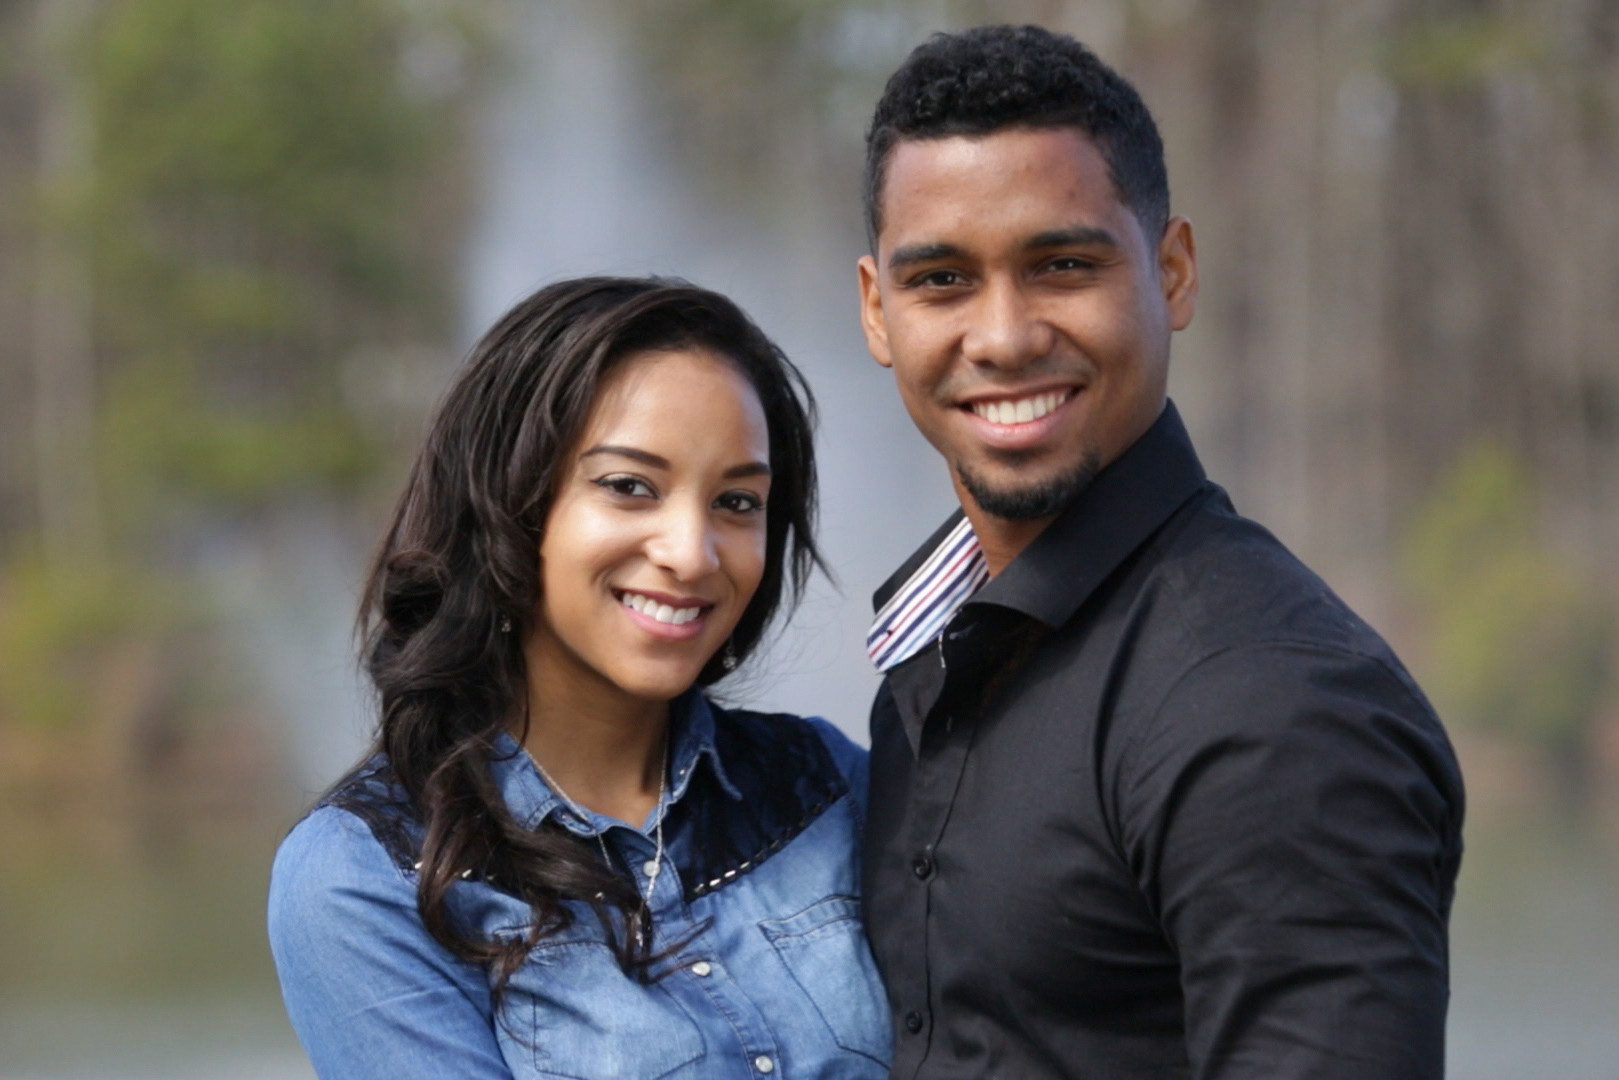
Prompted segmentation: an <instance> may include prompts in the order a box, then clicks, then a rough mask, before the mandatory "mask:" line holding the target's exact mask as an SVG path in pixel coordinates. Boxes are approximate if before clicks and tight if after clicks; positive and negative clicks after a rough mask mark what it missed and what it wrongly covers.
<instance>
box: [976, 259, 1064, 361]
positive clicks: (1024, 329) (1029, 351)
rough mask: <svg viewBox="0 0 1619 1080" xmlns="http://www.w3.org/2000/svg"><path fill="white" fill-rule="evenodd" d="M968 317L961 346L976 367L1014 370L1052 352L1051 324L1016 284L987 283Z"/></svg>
mask: <svg viewBox="0 0 1619 1080" xmlns="http://www.w3.org/2000/svg"><path fill="white" fill-rule="evenodd" d="M970 318H971V320H972V321H971V323H970V325H969V326H968V327H967V332H966V334H965V335H964V336H963V339H962V347H963V349H964V350H965V352H966V355H967V359H968V360H970V361H972V362H973V363H975V364H986V365H989V366H992V367H998V368H1017V367H1021V366H1022V365H1024V364H1027V363H1029V362H1030V361H1032V360H1037V359H1039V358H1040V357H1042V356H1045V355H1046V354H1047V353H1049V352H1050V351H1051V348H1052V344H1053V341H1052V338H1053V331H1052V328H1051V325H1050V324H1049V323H1047V322H1046V321H1045V319H1044V318H1042V317H1041V316H1040V314H1039V312H1038V310H1036V307H1035V305H1034V304H1032V303H1031V301H1030V298H1029V297H1028V296H1027V294H1026V293H1025V291H1024V290H1023V289H1022V288H1021V287H1020V286H1019V284H1018V283H1017V282H1016V281H1009V280H1005V279H992V280H991V281H990V282H988V283H987V284H986V286H985V288H984V289H983V291H982V292H981V293H980V294H979V297H978V303H977V304H975V305H974V306H973V309H972V311H971V313H970Z"/></svg>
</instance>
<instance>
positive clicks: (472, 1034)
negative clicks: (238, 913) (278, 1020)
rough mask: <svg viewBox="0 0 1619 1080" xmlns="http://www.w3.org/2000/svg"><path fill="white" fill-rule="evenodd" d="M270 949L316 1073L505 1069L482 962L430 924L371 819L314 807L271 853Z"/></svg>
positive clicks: (459, 1073) (494, 1079) (331, 1077)
mask: <svg viewBox="0 0 1619 1080" xmlns="http://www.w3.org/2000/svg"><path fill="white" fill-rule="evenodd" d="M269 932H270V951H271V953H272V954H273V955H274V957H275V966H276V971H277V973H278V974H279V976H280V978H281V993H282V997H283V999H284V1000H285V1001H286V1005H287V1016H288V1017H289V1018H290V1019H291V1021H292V1026H293V1030H295V1031H296V1032H297V1033H298V1038H299V1039H300V1040H301V1041H302V1042H303V1045H304V1049H305V1051H306V1052H308V1054H309V1058H310V1060H311V1061H312V1062H313V1063H314V1066H315V1071H316V1073H317V1074H318V1075H319V1076H321V1077H322V1078H323V1080H339V1078H342V1080H349V1078H353V1077H373V1076H375V1077H386V1078H388V1080H417V1078H420V1080H440V1078H442V1077H446V1076H454V1077H457V1078H458V1080H511V1075H512V1074H511V1071H510V1069H508V1068H507V1066H506V1062H505V1060H504V1058H503V1057H502V1055H501V1052H500V1046H499V1043H498V1042H497V1041H496V1038H495V1029H494V1019H493V1013H492V1009H491V1004H490V994H489V987H488V983H487V981H486V979H485V976H484V973H483V971H482V969H480V968H479V967H477V966H476V965H472V964H467V963H465V962H463V961H460V960H458V959H456V958H455V957H454V956H452V955H451V954H450V953H449V952H448V951H446V950H445V949H444V947H443V946H441V945H440V944H439V943H438V942H437V941H434V940H433V938H432V937H431V936H430V935H429V934H428V933H427V931H426V929H425V928H424V927H423V926H422V921H421V918H420V916H419V915H418V913H417V910H416V887H415V883H414V882H413V881H411V880H410V879H409V878H408V877H407V876H406V875H405V874H404V873H403V872H401V871H400V870H399V868H398V867H396V866H395V865H394V863H393V861H392V860H391V859H390V858H389V857H388V855H387V853H386V852H385V851H384V850H383V847H382V845H381V844H379V843H378V842H377V841H376V839H375V838H374V837H372V835H371V833H370V830H369V829H368V828H367V827H366V826H365V824H364V823H363V822H361V821H360V820H359V819H358V818H356V817H354V816H353V815H352V814H350V813H348V812H347V811H344V810H339V809H335V808H332V807H325V808H322V809H319V810H316V811H315V812H314V813H312V814H311V815H310V816H309V817H307V818H305V819H304V820H303V821H302V822H300V823H299V824H298V826H297V828H295V829H293V831H292V833H291V834H290V835H288V837H287V838H286V840H285V841H283V842H282V845H281V849H280V851H278V852H277V853H276V859H275V866H274V869H273V870H272V872H271V875H270V901H269Z"/></svg>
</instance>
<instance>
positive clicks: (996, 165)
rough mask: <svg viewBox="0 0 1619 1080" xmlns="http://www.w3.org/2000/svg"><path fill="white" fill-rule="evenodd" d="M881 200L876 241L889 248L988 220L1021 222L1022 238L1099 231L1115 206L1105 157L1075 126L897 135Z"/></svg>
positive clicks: (938, 239) (1111, 217)
mask: <svg viewBox="0 0 1619 1080" xmlns="http://www.w3.org/2000/svg"><path fill="white" fill-rule="evenodd" d="M882 200H883V202H882V209H883V215H882V222H883V227H882V233H881V235H880V245H879V246H882V247H890V248H891V247H892V246H894V245H895V244H903V245H906V246H910V245H913V244H917V243H938V242H941V241H942V239H943V238H942V237H941V236H940V235H936V234H939V233H940V232H941V231H944V232H954V231H958V230H959V229H970V228H973V227H976V226H981V225H984V224H986V223H987V222H989V221H992V220H993V221H995V222H1005V223H1007V224H1011V223H1012V221H1013V220H1014V219H1019V218H1022V219H1025V220H1026V222H1027V224H1026V226H1024V228H1025V231H1026V233H1027V235H1026V236H1025V237H1023V240H1025V241H1029V242H1033V240H1034V238H1035V236H1036V235H1038V234H1055V233H1056V232H1062V231H1067V232H1075V231H1076V230H1080V229H1083V228H1085V227H1091V228H1095V229H1103V230H1105V229H1106V228H1107V227H1108V226H1109V225H1110V224H1111V223H1112V222H1113V221H1114V220H1116V218H1117V212H1118V211H1120V210H1122V209H1123V207H1122V204H1121V203H1120V201H1119V197H1118V192H1117V189H1116V187H1115V185H1114V183H1113V178H1112V174H1111V172H1110V171H1109V168H1108V163H1107V160H1106V159H1105V158H1104V157H1103V156H1102V153H1101V151H1100V149H1099V148H1098V147H1097V145H1096V143H1095V141H1094V140H1092V139H1091V138H1090V137H1089V136H1088V135H1086V134H1085V132H1083V131H1081V130H1080V129H1078V128H1038V129H1030V128H1010V129H1004V130H1001V131H996V132H991V133H989V134H985V135H948V136H941V137H935V138H927V139H905V140H901V141H900V142H898V143H896V144H895V146H894V150H893V153H892V155H891V156H890V158H889V163H888V169H887V172H886V175H885V177H884V182H883V188H882ZM1053 214H1056V215H1058V216H1057V217H1055V218H1053V217H1052V216H1051V215H1053ZM1048 239H1049V237H1048Z"/></svg>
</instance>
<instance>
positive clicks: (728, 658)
mask: <svg viewBox="0 0 1619 1080" xmlns="http://www.w3.org/2000/svg"><path fill="white" fill-rule="evenodd" d="M720 667H722V668H724V669H725V670H726V671H735V670H736V643H735V642H733V641H731V640H730V639H727V640H726V642H725V648H723V649H721V650H720Z"/></svg>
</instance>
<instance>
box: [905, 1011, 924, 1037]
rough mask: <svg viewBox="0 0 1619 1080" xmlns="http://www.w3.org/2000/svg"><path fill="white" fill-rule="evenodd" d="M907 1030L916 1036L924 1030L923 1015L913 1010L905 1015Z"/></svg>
mask: <svg viewBox="0 0 1619 1080" xmlns="http://www.w3.org/2000/svg"><path fill="white" fill-rule="evenodd" d="M905 1030H906V1031H909V1032H910V1033H911V1034H912V1035H915V1034H916V1033H917V1032H918V1031H921V1030H922V1014H921V1013H919V1012H917V1011H916V1010H915V1009H912V1010H911V1011H910V1012H908V1013H906V1014H905Z"/></svg>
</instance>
